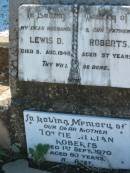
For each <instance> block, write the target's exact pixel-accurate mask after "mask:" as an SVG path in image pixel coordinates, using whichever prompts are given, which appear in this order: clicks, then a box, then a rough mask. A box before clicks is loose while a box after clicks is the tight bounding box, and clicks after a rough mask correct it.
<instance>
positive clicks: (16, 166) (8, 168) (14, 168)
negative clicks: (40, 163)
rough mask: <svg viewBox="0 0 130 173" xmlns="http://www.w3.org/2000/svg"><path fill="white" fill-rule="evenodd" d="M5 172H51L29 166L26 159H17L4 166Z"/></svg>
mask: <svg viewBox="0 0 130 173" xmlns="http://www.w3.org/2000/svg"><path fill="white" fill-rule="evenodd" d="M3 170H4V171H5V173H23V172H24V173H49V172H46V171H39V170H37V169H32V168H29V167H28V162H27V161H26V160H17V161H15V162H11V163H8V164H6V165H4V166H3Z"/></svg>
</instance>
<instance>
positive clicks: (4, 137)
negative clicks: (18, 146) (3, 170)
mask: <svg viewBox="0 0 130 173" xmlns="http://www.w3.org/2000/svg"><path fill="white" fill-rule="evenodd" d="M10 144H11V143H10V137H9V131H8V129H7V127H6V126H5V125H4V124H3V122H2V121H1V120H0V147H2V148H5V149H9V148H10Z"/></svg>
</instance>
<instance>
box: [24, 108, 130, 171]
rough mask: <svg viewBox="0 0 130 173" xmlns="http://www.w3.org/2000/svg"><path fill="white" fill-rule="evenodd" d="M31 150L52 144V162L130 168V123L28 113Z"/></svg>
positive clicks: (126, 121) (89, 117)
mask: <svg viewBox="0 0 130 173" xmlns="http://www.w3.org/2000/svg"><path fill="white" fill-rule="evenodd" d="M24 122H25V130H26V139H27V147H28V149H29V148H30V147H31V148H34V146H36V145H37V144H39V143H42V144H49V146H50V149H49V151H48V154H47V155H46V157H45V159H46V160H47V161H51V162H59V163H69V164H72V165H76V164H78V163H82V164H84V165H85V166H92V167H98V168H108V169H111V168H112V169H130V120H126V119H118V118H106V117H96V116H95V117H92V116H85V115H82V116H80V115H71V114H62V113H61V114H60V113H46V112H35V111H24Z"/></svg>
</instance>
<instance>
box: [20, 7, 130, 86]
mask: <svg viewBox="0 0 130 173" xmlns="http://www.w3.org/2000/svg"><path fill="white" fill-rule="evenodd" d="M129 18H130V14H129V7H125V6H121V7H120V6H105V7H102V6H91V7H90V6H85V5H84V6H82V5H81V6H71V5H68V6H67V5H66V6H65V5H23V6H21V7H20V9H19V79H20V80H24V81H40V82H51V83H66V84H68V83H72V84H75V83H77V84H81V85H97V86H112V87H124V88H129V87H130V78H129V75H128V74H129V73H130V61H129V60H130V54H129V47H130V41H129V33H130V29H129V28H130V23H129Z"/></svg>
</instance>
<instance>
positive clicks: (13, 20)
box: [8, 0, 130, 172]
mask: <svg viewBox="0 0 130 173" xmlns="http://www.w3.org/2000/svg"><path fill="white" fill-rule="evenodd" d="M75 3H76V4H75ZM22 4H24V5H22ZM30 4H31V5H30ZM83 4H84V5H83ZM99 4H100V6H99ZM105 4H109V6H106V5H105ZM21 5H22V6H21ZM113 5H114V6H113ZM126 5H127V6H126ZM129 6H130V1H127V0H126V1H125V2H124V1H123V0H97V1H96V0H93V1H92V0H87V1H86V0H77V1H73V0H55V1H52V0H10V86H11V94H12V102H11V107H10V112H9V114H8V116H10V122H11V123H10V129H11V131H10V133H11V137H12V141H13V142H14V141H15V142H18V143H20V144H21V146H22V147H23V149H25V150H26V139H25V136H26V138H27V142H28V143H29V142H30V138H31V137H32V136H31V135H30V134H29V132H30V129H31V128H32V129H31V130H32V131H33V132H34V133H35V134H36V135H35V136H34V139H37V137H38V136H42V135H40V132H37V129H38V128H37V127H38V126H37V122H36V121H35V122H33V123H32V125H29V124H28V122H26V121H25V124H24V121H23V112H24V110H30V111H28V112H26V111H25V112H24V113H25V115H26V113H28V114H29V115H31V117H33V118H34V119H35V118H36V116H35V113H36V112H37V115H38V117H42V118H43V117H44V116H46V115H48V116H50V113H46V114H45V112H57V113H58V112H59V113H60V114H55V113H54V114H52V113H51V115H52V116H53V117H58V118H59V117H60V119H61V120H62V119H64V118H65V119H66V117H71V118H74V119H76V117H77V118H79V117H81V120H82V121H84V120H85V121H86V119H90V117H91V119H92V120H93V122H95V121H96V122H99V120H100V122H101V123H102V122H104V121H105V122H107V121H108V122H110V123H111V125H112V127H114V129H111V128H108V129H107V130H108V134H110V132H111V134H110V135H109V136H108V137H113V140H114V142H113V143H111V142H109V143H105V142H102V147H103V148H106V146H107V147H108V146H109V147H108V148H106V149H105V151H111V152H116V151H117V148H116V149H114V148H113V147H115V144H116V143H118V142H119V143H120V146H119V145H118V144H117V146H119V149H121V150H122V151H121V152H120V153H123V152H125V153H126V151H127V153H129V149H128V146H129V139H130V137H129V132H128V126H129V117H130V90H129V89H125V88H129V79H128V78H127V77H128V73H129V59H128V58H129V54H128V50H129V49H128V47H127V46H129V20H128V21H127V24H126V16H127V17H128V18H127V19H129ZM88 7H89V8H88ZM54 9H56V11H57V12H58V14H59V12H60V13H62V14H63V16H64V15H65V16H66V13H67V15H68V16H69V17H65V18H64V19H65V20H62V19H60V18H58V16H59V17H61V16H62V15H57V19H53V18H52V19H51V18H50V17H47V16H51V15H48V14H49V11H52V12H53V11H54ZM65 11H66V13H65ZM27 12H28V14H29V16H28V15H26V14H27ZM45 12H46V13H47V14H46V18H44V19H43V16H44V13H45ZM106 12H107V13H106ZM109 12H110V13H109ZM98 14H99V16H98ZM106 14H108V15H106ZM111 14H113V15H111ZM96 15H97V16H98V17H97V18H96ZM121 15H122V17H121ZM100 16H102V18H100ZM103 16H104V18H105V19H106V20H104V18H103ZM107 16H108V17H107ZM123 16H125V17H123ZM23 17H24V19H23ZM39 17H40V18H39ZM89 17H90V18H91V19H90V18H89ZM119 17H120V18H119ZM61 18H62V17H61ZM82 18H83V19H82ZM115 18H116V21H117V22H116V23H115ZM124 18H125V19H124ZM86 20H87V21H86ZM26 21H27V22H26ZM44 21H46V22H44ZM51 21H53V22H51ZM94 21H95V23H94ZM50 23H51V25H52V26H50ZM68 23H69V26H68ZM106 23H108V24H109V26H108V28H107V24H106ZM110 23H112V25H111V26H112V27H114V28H110ZM41 25H42V26H43V28H44V27H45V28H46V30H45V31H46V35H45V33H44V30H43V32H42V30H38V28H37V26H41ZM59 25H60V26H59ZM22 26H24V27H22ZM31 26H32V28H33V27H34V28H35V27H36V28H37V30H36V29H35V30H33V31H32V30H31ZM42 26H41V27H40V28H41V29H42ZM66 26H67V27H69V30H68V31H67V30H60V31H58V29H57V30H55V29H54V28H57V27H59V28H60V29H61V28H62V29H63V27H66ZM99 26H105V28H104V30H102V29H101V28H99ZM47 27H50V28H51V27H54V28H53V31H49V30H47ZM70 28H71V29H70ZM94 28H95V29H94ZM124 28H125V29H124ZM107 29H114V30H112V31H111V30H109V31H111V32H109V33H107V32H106V31H107ZM116 29H117V30H116ZM64 35H65V36H64ZM108 35H109V36H110V40H116V41H112V42H111V41H104V40H108ZM30 37H32V38H34V37H35V42H37V43H33V42H34V40H33V41H31V42H30ZM39 37H43V38H44V37H53V39H54V40H55V38H56V37H57V38H61V39H58V41H59V42H54V44H43V43H44V42H43V43H39ZM66 38H69V39H66ZM96 39H98V40H100V39H103V41H101V42H100V41H95V40H96ZM40 40H46V41H47V40H48V39H41V38H40ZM60 40H62V41H63V42H62V43H64V44H57V43H61V42H60ZM46 41H45V43H46ZM90 41H91V42H90ZM122 41H126V42H127V46H126V42H123V46H124V49H122ZM90 43H91V44H90ZM110 43H112V45H114V46H115V47H114V46H113V48H112V46H108V45H110ZM99 44H101V46H98V45H99ZM104 44H105V45H107V46H102V45H104ZM116 46H120V47H119V48H118V47H116ZM125 46H126V47H125ZM59 47H60V50H59V49H58V48H59ZM53 48H54V51H51V50H53ZM28 49H29V50H30V49H31V51H29V50H28ZM47 50H50V51H49V52H47V53H50V54H47V56H45V55H46V54H45V53H46V51H47ZM55 50H56V52H58V51H61V52H60V53H59V54H62V55H60V56H58V55H56V54H55ZM62 51H64V53H63V52H62ZM31 52H32V53H31ZM66 52H69V53H66ZM108 53H110V56H108V55H107V54H108ZM113 54H123V55H125V54H126V56H125V58H123V56H121V58H119V55H118V57H117V58H114V56H115V57H116V55H113ZM127 54H128V56H127ZM82 55H83V56H82ZM101 56H102V57H101ZM107 56H108V57H107ZM127 57H128V58H127ZM44 59H45V60H48V59H49V62H52V63H53V64H55V65H56V63H58V62H59V63H61V65H59V64H57V67H58V68H57V67H56V66H54V67H53V68H51V67H50V66H49V65H50V64H49V63H46V62H43V60H44ZM31 60H32V61H31ZM43 63H44V64H45V66H43ZM64 63H65V64H66V66H65V67H66V68H63V67H64ZM93 65H95V66H93ZM81 67H82V68H81ZM90 67H91V68H90ZM92 67H93V68H92ZM114 67H115V68H116V69H114ZM117 67H118V68H117ZM54 69H55V71H56V73H54ZM117 71H118V72H119V73H117ZM126 72H127V73H126ZM117 74H119V75H117ZM126 74H127V75H126ZM61 76H62V77H61ZM66 84H67V85H66ZM70 84H71V85H70ZM72 84H73V85H72ZM74 84H76V85H74ZM77 84H78V85H77ZM88 85H93V87H92V86H88ZM97 85H98V86H97ZM99 85H100V86H111V87H99ZM115 86H116V87H122V89H120V88H114V87H115ZM31 111H32V112H31ZM38 111H41V113H40V112H38ZM61 112H62V113H64V114H61ZM67 113H69V114H70V115H66V114H67ZM72 114H73V115H72ZM79 115H81V116H79ZM88 115H89V116H88ZM99 116H100V117H99ZM63 117H64V118H63ZM105 117H106V118H105ZM108 117H109V118H108ZM71 118H68V119H67V120H68V121H69V122H70V121H71V120H72V119H71ZM115 118H116V119H115ZM125 119H126V120H125ZM35 120H36V119H35ZM125 122H126V123H127V124H128V126H125V127H124V129H123V130H122V131H120V129H118V128H120V125H122V124H125ZM115 124H118V125H119V126H115ZM24 126H25V127H26V132H27V133H26V132H25V128H24ZM39 127H41V125H39ZM58 127H59V126H58V125H56V128H58ZM116 127H117V128H116ZM42 128H44V127H43V126H42ZM75 128H76V129H78V128H77V125H75ZM118 130H119V131H118ZM122 132H123V134H121V133H122ZM56 133H57V132H56ZM71 134H74V132H73V133H71ZM84 134H85V133H83V135H84ZM76 135H77V134H76ZM100 135H101V134H98V135H96V134H93V136H92V137H96V136H100ZM103 135H104V134H103ZM106 136H107V135H106ZM53 137H54V138H55V139H54V140H56V137H55V136H53ZM89 137H91V135H89ZM38 138H39V142H41V140H42V139H43V138H42V137H38ZM124 138H125V139H126V138H127V140H126V141H127V142H125V143H124ZM75 139H76V137H74V138H73V140H75ZM100 139H101V138H100ZM64 140H67V138H65V139H64ZM97 140H98V138H97ZM109 140H110V141H112V139H110V138H109ZM85 141H86V142H87V140H85ZM115 141H116V142H115ZM120 141H121V142H120ZM43 142H44V141H43ZM80 142H82V139H81V140H80ZM87 143H88V142H87ZM94 143H95V142H94ZM99 143H100V142H99ZM99 143H98V142H96V144H97V145H98V146H99ZM34 145H35V143H34V144H31V145H30V144H29V145H28V147H30V146H32V147H33V146H34ZM98 152H101V151H98ZM67 154H68V152H67ZM85 154H86V153H85ZM107 154H108V153H107ZM93 156H95V155H93ZM126 156H128V155H127V154H126ZM48 157H49V156H48ZM88 157H89V156H88ZM110 157H111V158H110ZM114 157H116V156H113V155H112V156H109V158H110V160H113V159H114ZM53 158H54V156H53ZM127 159H129V156H128V158H127V157H125V155H122V156H121V155H120V157H119V158H118V159H117V162H116V161H115V162H116V163H115V162H114V165H113V164H112V163H111V164H112V166H113V168H122V169H127V168H129V165H128V164H127V163H128V162H127ZM48 160H49V159H48ZM91 160H94V158H93V159H91ZM72 161H73V160H72ZM91 163H92V164H93V165H95V166H99V167H100V166H101V163H100V164H99V163H98V164H99V165H98V164H97V162H95V160H94V161H93V162H91ZM72 164H73V163H72ZM102 165H103V166H101V167H108V164H107V163H106V161H105V163H104V164H102ZM109 166H111V165H109ZM123 172H125V170H123Z"/></svg>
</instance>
